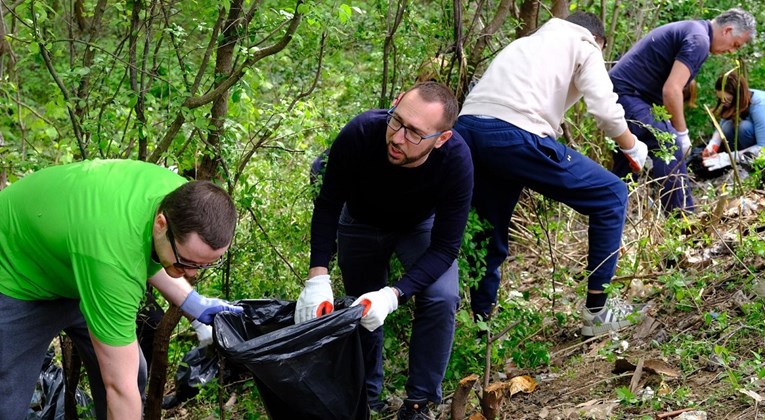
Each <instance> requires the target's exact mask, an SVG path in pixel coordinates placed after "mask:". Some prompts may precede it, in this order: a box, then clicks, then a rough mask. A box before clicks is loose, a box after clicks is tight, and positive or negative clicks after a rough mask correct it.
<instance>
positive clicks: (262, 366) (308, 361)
mask: <svg viewBox="0 0 765 420" xmlns="http://www.w3.org/2000/svg"><path fill="white" fill-rule="evenodd" d="M349 300H350V302H352V301H353V300H352V299H349V298H346V299H343V300H341V301H338V302H335V311H334V312H332V313H331V314H329V315H325V316H322V317H319V318H316V319H312V320H310V321H307V322H303V323H301V324H298V325H295V324H294V320H293V317H294V314H295V302H286V301H279V300H243V301H239V302H237V304H239V305H241V306H243V307H244V312H243V313H241V314H233V313H229V312H226V313H222V314H219V315H218V316H216V317H215V328H214V339H215V344H216V346H217V347H218V350H219V351H220V352H221V354H222V355H223V356H224V357H225V358H226V360H227V362H228V360H230V361H232V362H234V363H237V364H240V365H243V366H245V367H246V368H247V369H248V370H249V371H250V372H251V373H252V374H253V376H254V379H255V383H256V385H257V387H258V391H259V392H260V394H261V397H262V399H263V404H264V405H265V407H266V411H267V412H268V415H269V417H270V418H271V419H274V420H293V419H305V420H313V419H317V420H318V419H321V420H331V419H359V420H361V419H367V418H369V409H368V407H367V397H366V388H365V385H364V361H363V360H364V359H363V355H362V351H361V341H360V339H359V332H358V328H359V319H360V318H361V314H362V311H363V307H362V306H354V307H348V301H349Z"/></svg>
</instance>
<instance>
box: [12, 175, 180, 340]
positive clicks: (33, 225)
mask: <svg viewBox="0 0 765 420" xmlns="http://www.w3.org/2000/svg"><path fill="white" fill-rule="evenodd" d="M184 182H185V180H184V179H183V178H182V177H180V176H178V175H177V174H175V173H173V172H171V171H169V170H168V169H166V168H162V167H160V166H156V165H153V164H149V163H145V162H139V161H132V160H96V161H85V162H79V163H74V164H70V165H63V166H54V167H50V168H46V169H43V170H40V171H38V172H35V173H33V174H30V175H28V176H26V177H24V178H22V179H21V180H19V181H18V182H16V183H14V184H12V185H10V186H9V187H7V188H6V189H5V190H2V191H0V293H2V294H4V295H6V296H10V297H12V298H16V299H20V300H49V299H57V298H69V299H80V309H81V311H82V313H83V315H84V317H85V321H86V322H87V324H88V328H89V329H90V331H91V333H92V334H93V335H95V336H96V338H98V339H99V340H100V341H102V342H104V343H106V344H108V345H113V346H122V345H127V344H129V343H131V342H133V341H134V340H135V338H136V334H135V329H136V327H135V318H136V313H137V311H138V307H139V305H140V303H141V299H142V297H143V295H144V292H145V290H146V279H147V278H148V277H151V276H152V275H154V274H156V273H157V272H158V271H159V270H160V269H161V268H162V267H161V266H160V265H159V264H158V263H156V262H154V261H152V259H151V251H152V246H153V241H152V235H151V232H152V231H151V229H152V224H153V221H154V216H155V214H156V211H157V208H158V207H159V204H160V202H161V201H162V199H163V198H164V197H165V195H167V194H168V193H169V192H171V191H173V190H174V189H176V188H177V187H178V186H180V185H182V184H183V183H184Z"/></svg>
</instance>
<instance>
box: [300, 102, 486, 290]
mask: <svg viewBox="0 0 765 420" xmlns="http://www.w3.org/2000/svg"><path fill="white" fill-rule="evenodd" d="M385 119H386V111H385V110H372V111H367V112H365V113H363V114H360V115H358V116H357V117H355V118H354V119H353V120H351V121H350V122H349V123H348V124H347V125H346V126H345V127H343V129H342V130H341V131H340V133H339V134H338V136H337V138H336V139H335V141H334V143H333V144H332V148H331V149H330V153H329V160H328V161H327V167H326V173H325V175H324V181H323V183H322V186H321V192H320V193H319V197H318V198H317V199H316V202H315V206H314V212H313V219H312V221H311V267H327V266H328V265H329V260H330V258H331V256H332V253H333V251H334V249H335V241H336V238H337V225H338V220H339V218H340V212H341V210H342V208H343V204H344V203H347V206H348V212H349V213H350V215H351V217H353V219H355V220H357V221H359V222H360V223H364V224H369V225H372V226H375V227H378V228H381V229H389V230H391V231H397V230H405V229H407V228H410V227H413V226H415V225H417V224H418V223H420V222H422V221H424V220H425V219H427V218H428V217H430V216H431V215H434V214H435V218H434V222H433V230H432V232H431V241H430V246H429V247H428V249H427V251H426V252H425V253H424V254H423V255H422V256H421V257H420V259H419V260H418V261H417V263H416V264H415V265H414V267H412V268H411V269H410V270H409V271H408V272H407V273H406V274H405V275H404V276H403V277H402V278H401V279H399V281H398V282H397V283H396V284H395V286H396V287H398V288H399V289H401V291H402V292H403V293H404V295H405V296H407V297H408V296H411V295H412V294H414V293H417V292H419V291H421V290H423V289H425V288H426V287H428V286H429V285H430V284H432V283H433V282H434V281H436V279H438V278H439V277H440V276H441V275H442V274H443V273H444V272H445V271H446V270H447V269H448V268H449V267H450V266H451V265H452V263H453V262H454V260H455V259H456V258H457V254H458V252H459V248H460V243H461V241H462V234H463V233H464V230H465V224H466V223H467V217H468V211H469V210H470V199H471V197H472V191H473V163H472V160H471V158H470V150H469V149H468V147H467V145H466V144H465V142H464V140H463V139H462V137H460V136H459V134H457V132H456V131H455V132H453V133H454V134H453V136H452V138H451V139H449V140H448V141H447V142H446V143H444V144H443V145H442V146H441V147H440V148H438V149H433V151H432V152H431V154H430V156H429V157H428V159H427V160H426V161H425V162H424V163H423V164H422V165H420V166H417V167H415V168H403V167H401V166H396V165H393V164H391V163H390V162H388V156H387V146H386V141H385V132H386V127H387V126H386V123H385Z"/></svg>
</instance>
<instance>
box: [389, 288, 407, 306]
mask: <svg viewBox="0 0 765 420" xmlns="http://www.w3.org/2000/svg"><path fill="white" fill-rule="evenodd" d="M391 289H393V290H395V291H396V294H397V295H398V303H399V304H402V303H404V301H406V296H404V292H402V291H401V289H399V288H398V287H396V286H391Z"/></svg>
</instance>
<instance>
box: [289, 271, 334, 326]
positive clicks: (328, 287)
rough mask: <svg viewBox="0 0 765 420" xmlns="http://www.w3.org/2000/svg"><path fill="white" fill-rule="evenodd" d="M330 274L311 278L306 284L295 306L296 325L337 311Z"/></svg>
mask: <svg viewBox="0 0 765 420" xmlns="http://www.w3.org/2000/svg"><path fill="white" fill-rule="evenodd" d="M334 301H335V298H334V296H333V294H332V282H331V281H330V280H329V274H321V275H318V276H314V277H311V278H310V279H308V281H306V282H305V287H304V288H303V291H302V292H300V296H299V297H298V300H297V305H296V306H295V324H299V323H301V322H305V321H308V320H310V319H314V318H318V317H320V316H322V315H327V314H329V313H331V312H332V311H333V310H334V309H335V305H334Z"/></svg>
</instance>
